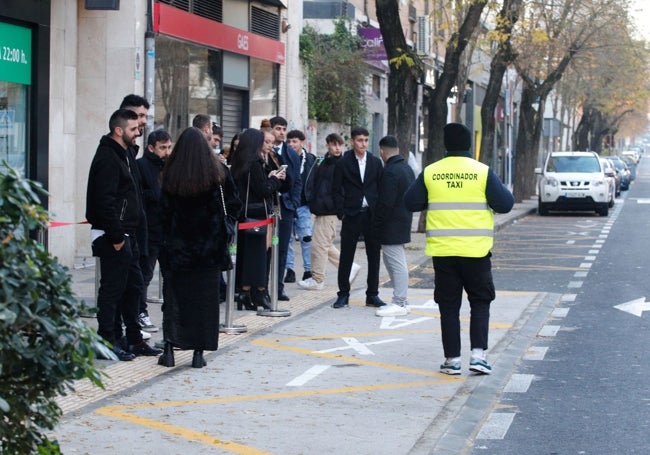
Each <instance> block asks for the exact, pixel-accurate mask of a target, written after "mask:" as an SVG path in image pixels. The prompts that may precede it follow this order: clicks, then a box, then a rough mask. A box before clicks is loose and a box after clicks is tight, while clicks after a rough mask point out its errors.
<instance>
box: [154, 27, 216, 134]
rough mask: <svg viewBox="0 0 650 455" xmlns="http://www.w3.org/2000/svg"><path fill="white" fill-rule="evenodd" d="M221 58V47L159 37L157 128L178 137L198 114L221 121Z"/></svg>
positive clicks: (157, 56)
mask: <svg viewBox="0 0 650 455" xmlns="http://www.w3.org/2000/svg"><path fill="white" fill-rule="evenodd" d="M221 59H222V54H221V52H220V51H216V50H212V49H207V48H205V47H203V46H198V45H195V44H190V43H187V42H184V41H180V40H176V39H173V38H169V37H166V36H159V37H157V38H156V90H155V106H156V110H155V118H154V128H164V129H165V130H167V132H169V133H170V134H171V136H172V138H176V137H178V134H180V132H181V131H183V130H184V129H185V128H187V127H188V126H191V124H192V119H193V118H194V116H195V115H196V114H207V115H209V116H210V118H211V119H212V121H213V122H216V123H218V124H221V120H222V115H221V98H222V93H221V80H222V74H221V66H222V64H221Z"/></svg>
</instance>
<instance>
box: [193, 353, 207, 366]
mask: <svg viewBox="0 0 650 455" xmlns="http://www.w3.org/2000/svg"><path fill="white" fill-rule="evenodd" d="M206 365H207V362H206V361H205V359H204V358H203V351H194V355H193V356H192V368H203V367H204V366H206Z"/></svg>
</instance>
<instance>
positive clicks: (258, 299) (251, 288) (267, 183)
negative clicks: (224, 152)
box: [230, 128, 286, 310]
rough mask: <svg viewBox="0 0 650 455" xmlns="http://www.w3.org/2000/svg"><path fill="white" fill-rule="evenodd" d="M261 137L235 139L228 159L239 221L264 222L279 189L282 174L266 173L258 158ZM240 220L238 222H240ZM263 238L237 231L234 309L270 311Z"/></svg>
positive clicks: (247, 134)
mask: <svg viewBox="0 0 650 455" xmlns="http://www.w3.org/2000/svg"><path fill="white" fill-rule="evenodd" d="M263 146H264V133H263V132H261V131H260V130H257V129H254V128H250V129H247V130H246V131H244V132H243V133H241V134H240V135H239V144H238V146H237V153H235V154H234V155H231V162H230V163H231V167H230V170H231V172H232V175H233V178H234V179H235V182H236V184H237V188H238V190H239V195H240V198H241V201H242V203H243V204H244V207H243V208H242V211H241V213H242V218H241V220H243V217H244V216H245V217H248V218H253V219H266V218H268V217H269V216H270V214H271V213H272V208H273V202H274V201H273V199H274V195H275V193H276V192H277V191H278V190H279V189H280V188H281V186H282V181H283V180H284V179H285V178H286V174H285V173H284V172H282V171H279V170H275V169H274V170H271V171H267V169H266V168H265V162H264V158H263V155H262V150H263ZM241 220H240V221H241ZM270 230H271V227H270V226H269V227H268V228H267V235H266V236H264V235H259V234H254V233H252V232H248V231H246V230H243V231H240V232H239V235H238V237H237V273H236V274H237V288H238V289H239V297H238V300H237V309H240V310H241V309H247V310H256V309H258V308H259V307H262V308H264V309H268V308H269V307H270V301H269V296H268V293H267V291H266V282H267V261H266V258H267V250H268V248H269V247H270V236H269V234H270V232H269V231H270Z"/></svg>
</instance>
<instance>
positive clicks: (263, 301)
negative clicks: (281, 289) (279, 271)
mask: <svg viewBox="0 0 650 455" xmlns="http://www.w3.org/2000/svg"><path fill="white" fill-rule="evenodd" d="M251 300H252V301H253V306H255V309H257V308H259V307H262V308H264V309H265V310H270V309H271V299H269V295H268V294H267V293H266V289H253V290H252V292H251Z"/></svg>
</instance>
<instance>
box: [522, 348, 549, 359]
mask: <svg viewBox="0 0 650 455" xmlns="http://www.w3.org/2000/svg"><path fill="white" fill-rule="evenodd" d="M547 351H548V346H531V347H529V348H528V350H527V351H526V353H525V354H524V360H544V357H545V356H546V352H547Z"/></svg>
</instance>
